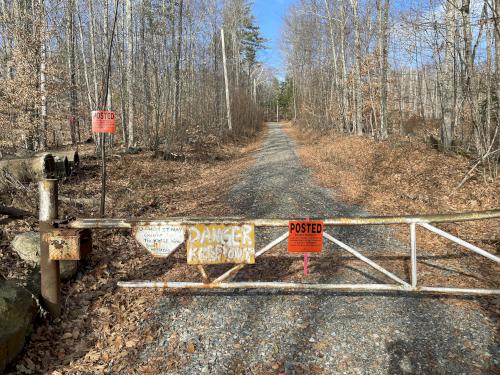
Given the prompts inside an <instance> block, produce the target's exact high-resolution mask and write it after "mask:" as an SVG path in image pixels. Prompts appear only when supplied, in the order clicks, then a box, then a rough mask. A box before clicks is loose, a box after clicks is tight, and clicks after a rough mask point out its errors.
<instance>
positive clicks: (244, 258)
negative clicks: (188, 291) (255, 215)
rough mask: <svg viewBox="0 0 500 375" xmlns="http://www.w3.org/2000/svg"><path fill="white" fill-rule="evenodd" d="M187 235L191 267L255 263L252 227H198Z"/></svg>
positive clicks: (192, 228) (210, 225)
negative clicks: (193, 265) (194, 265)
mask: <svg viewBox="0 0 500 375" xmlns="http://www.w3.org/2000/svg"><path fill="white" fill-rule="evenodd" d="M188 233H189V238H188V242H187V262H188V264H222V263H243V264H254V263H255V228H254V226H253V225H252V224H240V225H222V224H196V225H193V226H191V227H189V229H188Z"/></svg>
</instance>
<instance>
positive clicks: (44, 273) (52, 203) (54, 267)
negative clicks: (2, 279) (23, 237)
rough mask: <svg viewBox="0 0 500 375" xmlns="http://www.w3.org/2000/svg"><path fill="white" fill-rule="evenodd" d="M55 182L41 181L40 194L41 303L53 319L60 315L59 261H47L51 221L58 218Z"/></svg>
mask: <svg viewBox="0 0 500 375" xmlns="http://www.w3.org/2000/svg"><path fill="white" fill-rule="evenodd" d="M57 190H58V187H57V180H52V179H51V180H42V181H40V183H39V194H40V211H39V220H40V274H41V292H42V303H43V306H44V307H45V308H46V309H47V311H48V312H49V313H50V314H51V315H52V316H53V317H55V318H57V317H59V316H60V315H61V282H60V279H59V261H58V260H50V259H49V238H48V236H49V234H50V232H51V231H52V221H53V220H55V219H57V217H58V198H57Z"/></svg>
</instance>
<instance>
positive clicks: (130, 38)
mask: <svg viewBox="0 0 500 375" xmlns="http://www.w3.org/2000/svg"><path fill="white" fill-rule="evenodd" d="M126 6H127V10H126V17H127V97H128V126H127V129H128V132H127V133H128V142H127V148H131V147H133V146H134V143H135V138H134V91H133V90H134V55H133V53H134V50H133V48H134V29H133V24H132V10H133V9H132V0H127V3H126Z"/></svg>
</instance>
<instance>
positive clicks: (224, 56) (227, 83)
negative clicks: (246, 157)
mask: <svg viewBox="0 0 500 375" xmlns="http://www.w3.org/2000/svg"><path fill="white" fill-rule="evenodd" d="M220 37H221V43H222V63H223V65H224V84H225V85H226V107H227V126H228V128H229V130H233V125H232V122H231V100H230V97H229V81H228V78H227V63H226V45H225V44H224V29H221V30H220Z"/></svg>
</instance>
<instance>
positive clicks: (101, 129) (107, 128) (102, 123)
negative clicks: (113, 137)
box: [92, 111, 116, 134]
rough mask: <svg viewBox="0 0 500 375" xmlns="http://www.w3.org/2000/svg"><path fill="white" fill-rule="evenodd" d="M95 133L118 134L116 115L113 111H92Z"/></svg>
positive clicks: (93, 130)
mask: <svg viewBox="0 0 500 375" xmlns="http://www.w3.org/2000/svg"><path fill="white" fill-rule="evenodd" d="M92 132H93V133H110V134H114V133H116V124H115V113H114V112H113V111H92Z"/></svg>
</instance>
